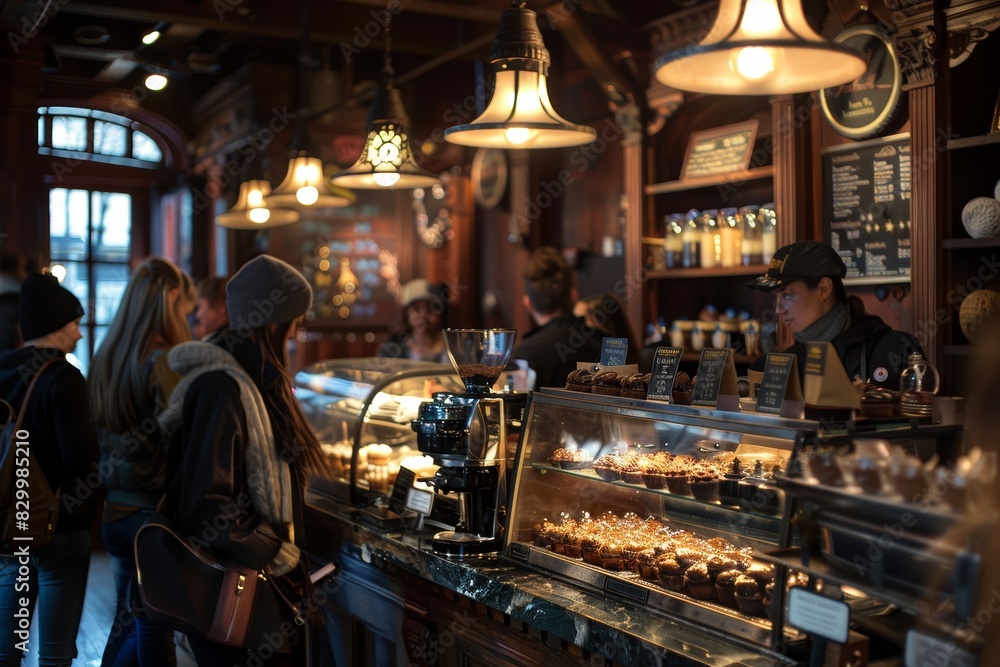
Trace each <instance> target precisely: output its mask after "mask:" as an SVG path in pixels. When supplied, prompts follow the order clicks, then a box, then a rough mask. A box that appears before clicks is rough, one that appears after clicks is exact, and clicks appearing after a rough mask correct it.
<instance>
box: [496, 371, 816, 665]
mask: <svg viewBox="0 0 1000 667" xmlns="http://www.w3.org/2000/svg"><path fill="white" fill-rule="evenodd" d="M818 428H819V424H818V423H817V422H814V421H807V420H796V419H784V418H780V417H777V416H769V415H762V414H741V413H732V412H721V411H716V410H710V409H700V408H692V407H688V406H680V405H672V404H666V403H657V402H652V401H645V400H635V399H626V398H620V397H612V396H599V395H594V394H586V393H580V392H573V391H567V390H563V389H543V390H541V391H539V392H536V393H535V394H534V395H533V397H532V400H531V402H530V406H529V412H528V418H527V424H526V426H525V431H524V436H523V438H522V441H521V444H520V447H519V450H518V455H517V461H516V466H515V468H516V475H515V478H516V479H515V486H514V489H513V499H512V506H511V515H510V520H509V529H508V531H507V535H506V542H505V553H506V555H507V556H509V557H512V558H514V559H517V560H520V561H522V562H527V563H528V564H530V565H531V566H534V567H536V568H540V569H542V570H546V571H549V572H551V573H552V574H553V575H555V576H557V577H560V578H563V579H565V580H568V581H570V582H572V583H574V584H576V585H578V586H580V587H583V588H586V589H591V590H596V591H601V592H603V593H607V594H611V595H613V596H617V597H620V598H626V599H628V600H630V601H632V602H634V603H638V604H641V605H644V606H645V607H647V608H648V609H649V610H650V611H651V612H653V613H664V614H668V615H672V616H681V617H684V618H687V619H690V620H691V621H692V622H694V623H697V624H698V625H701V626H704V627H705V638H706V644H705V646H704V647H701V648H703V649H704V650H705V651H706V652H709V653H710V652H711V650H712V642H711V636H712V634H713V633H716V632H723V633H726V634H727V635H730V636H736V637H739V638H741V639H743V640H746V641H750V642H752V643H754V644H757V645H759V646H760V647H761V648H762V650H765V651H766V650H768V647H773V646H775V645H777V644H778V643H779V642H782V643H784V642H787V641H788V640H794V639H795V638H796V637H797V636H798V635H797V631H793V630H792V629H790V628H782V627H781V623H780V621H779V623H778V624H777V625H778V629H777V630H774V629H773V628H772V623H771V620H770V618H769V617H770V616H771V607H775V606H778V605H771V604H770V601H771V600H772V599H773V598H774V597H775V590H774V589H775V586H776V584H775V583H774V582H775V580H776V571H775V568H774V566H773V565H770V564H768V563H766V562H765V561H763V560H761V559H759V558H757V557H756V556H758V555H761V554H763V553H765V552H768V551H773V550H774V549H776V548H777V547H778V546H779V545H784V544H789V543H794V542H795V536H794V535H790V534H789V530H790V529H789V524H788V522H787V520H785V518H784V517H783V516H782V509H783V502H784V500H783V491H781V490H780V489H778V488H777V485H776V484H775V483H774V475H775V474H778V475H781V474H782V470H783V469H784V468H785V467H787V465H788V462H789V460H790V458H791V456H792V454H793V452H795V451H796V450H798V449H800V448H801V446H802V444H803V443H804V442H805V441H806V440H807V439H808V438H810V437H811V436H812V435H814V434H815V433H816V431H817V429H818ZM779 574H780V573H779ZM781 579H782V578H777V580H779V581H780V580H781ZM786 579H791V578H786ZM778 598H779V604H780V600H781V598H782V596H780V595H778ZM783 635H786V636H783ZM693 650H694V649H693Z"/></svg>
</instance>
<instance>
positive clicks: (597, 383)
mask: <svg viewBox="0 0 1000 667" xmlns="http://www.w3.org/2000/svg"><path fill="white" fill-rule="evenodd" d="M591 391H592V392H593V393H595V394H602V395H604V396H619V395H621V393H622V379H621V376H619V375H618V373H615V372H614V371H602V372H600V373H598V374H597V375H595V376H594V383H593V388H592V389H591Z"/></svg>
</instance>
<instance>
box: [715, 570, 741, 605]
mask: <svg viewBox="0 0 1000 667" xmlns="http://www.w3.org/2000/svg"><path fill="white" fill-rule="evenodd" d="M742 574H743V573H742V572H740V571H739V570H736V569H733V570H726V571H725V572H720V573H719V575H718V576H717V577H716V578H715V594H716V596H717V597H718V598H719V602H721V603H722V604H724V605H726V606H727V607H732V608H733V609H736V580H737V579H739V578H740V576H741V575H742Z"/></svg>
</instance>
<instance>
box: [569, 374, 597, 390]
mask: <svg viewBox="0 0 1000 667" xmlns="http://www.w3.org/2000/svg"><path fill="white" fill-rule="evenodd" d="M593 384H594V372H593V371H590V370H587V369H586V368H578V369H576V370H575V371H571V372H570V374H569V375H567V376H566V388H567V389H569V390H571V391H583V392H586V393H588V394H589V393H590V390H591V388H592V387H593Z"/></svg>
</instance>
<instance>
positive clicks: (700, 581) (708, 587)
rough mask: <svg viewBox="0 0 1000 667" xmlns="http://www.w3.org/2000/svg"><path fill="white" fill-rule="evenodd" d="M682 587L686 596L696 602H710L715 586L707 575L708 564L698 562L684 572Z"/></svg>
mask: <svg viewBox="0 0 1000 667" xmlns="http://www.w3.org/2000/svg"><path fill="white" fill-rule="evenodd" d="M684 585H685V590H686V591H687V594H688V595H690V596H691V597H693V598H695V599H696V600H711V599H712V598H713V597H714V596H715V586H714V585H713V584H712V579H711V577H710V576H709V574H708V563H706V562H705V561H700V562H698V563H695V564H694V565H692V566H691V567H689V568H688V569H686V570H684Z"/></svg>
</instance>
